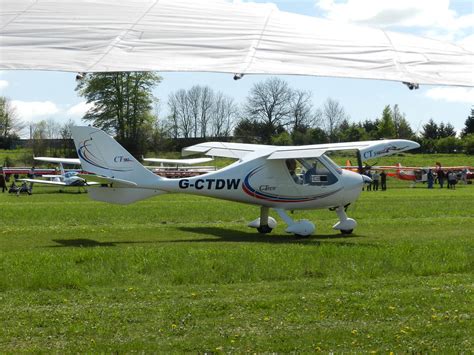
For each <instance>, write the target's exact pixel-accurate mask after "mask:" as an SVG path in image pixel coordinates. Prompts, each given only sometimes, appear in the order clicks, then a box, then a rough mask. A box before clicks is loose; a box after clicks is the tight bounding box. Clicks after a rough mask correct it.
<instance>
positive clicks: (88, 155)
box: [71, 126, 162, 187]
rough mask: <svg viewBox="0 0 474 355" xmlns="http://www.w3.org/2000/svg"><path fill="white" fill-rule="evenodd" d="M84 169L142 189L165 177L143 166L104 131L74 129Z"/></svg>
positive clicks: (88, 128)
mask: <svg viewBox="0 0 474 355" xmlns="http://www.w3.org/2000/svg"><path fill="white" fill-rule="evenodd" d="M71 131H72V136H73V138H74V144H75V145H76V150H77V154H78V156H79V159H80V160H81V165H82V169H83V170H85V171H87V172H90V173H93V174H96V175H101V176H106V177H109V178H116V179H121V180H126V181H131V182H134V183H136V184H137V186H138V187H148V186H152V185H155V184H156V182H157V181H158V180H160V179H162V178H160V177H159V176H157V175H155V174H153V173H152V172H151V171H149V170H148V169H147V168H145V167H144V166H143V165H142V164H140V163H139V162H138V161H137V160H136V159H135V158H134V157H133V156H132V155H131V154H130V153H129V152H127V150H125V148H123V147H122V146H121V145H120V144H119V143H117V142H116V141H115V139H113V138H112V137H111V136H109V135H108V134H107V133H105V132H104V131H101V130H100V129H97V128H94V127H90V126H84V127H73V128H72V129H71Z"/></svg>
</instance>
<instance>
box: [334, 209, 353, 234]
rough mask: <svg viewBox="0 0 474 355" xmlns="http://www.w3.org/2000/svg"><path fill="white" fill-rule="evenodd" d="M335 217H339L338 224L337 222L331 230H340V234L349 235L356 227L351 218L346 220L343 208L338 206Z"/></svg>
mask: <svg viewBox="0 0 474 355" xmlns="http://www.w3.org/2000/svg"><path fill="white" fill-rule="evenodd" d="M336 213H337V216H338V217H339V222H337V223H336V224H335V225H334V226H333V227H332V228H333V229H336V230H340V231H341V233H342V234H351V233H352V231H353V230H354V228H355V227H357V222H356V221H355V220H353V219H352V218H348V217H347V214H346V211H345V209H344V206H339V207H338V208H336Z"/></svg>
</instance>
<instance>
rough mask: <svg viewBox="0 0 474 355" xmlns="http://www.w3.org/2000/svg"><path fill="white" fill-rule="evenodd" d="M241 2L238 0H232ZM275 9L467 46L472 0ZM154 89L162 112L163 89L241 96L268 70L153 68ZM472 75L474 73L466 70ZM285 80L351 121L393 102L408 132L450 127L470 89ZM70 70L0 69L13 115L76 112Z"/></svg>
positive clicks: (289, 1) (78, 102)
mask: <svg viewBox="0 0 474 355" xmlns="http://www.w3.org/2000/svg"><path fill="white" fill-rule="evenodd" d="M236 2H245V1H236ZM254 2H261V3H264V2H272V3H274V4H276V5H277V6H278V8H279V9H280V10H282V11H288V12H295V13H299V14H303V15H307V16H316V17H323V18H327V19H331V20H334V21H342V22H350V23H356V24H364V25H369V26H372V27H381V28H384V29H388V30H392V31H400V32H407V33H413V34H416V35H421V36H426V37H430V38H435V39H440V40H445V41H450V42H455V43H458V44H460V45H462V46H464V47H466V48H469V49H471V50H474V28H473V24H474V9H473V7H474V2H473V1H472V0H396V1H394V0H342V1H341V0H338V1H335V0H280V1H277V0H273V1H272V0H270V1H260V0H256V1H254ZM161 75H162V77H163V81H162V82H161V84H160V85H159V86H158V87H157V88H156V89H155V91H154V94H155V96H156V97H158V98H159V100H160V102H161V104H160V115H161V116H163V115H166V113H167V105H166V101H167V98H168V95H169V94H170V93H171V92H173V91H176V90H178V89H181V88H184V89H187V88H190V87H191V86H193V85H196V84H199V85H209V86H210V87H212V88H213V89H214V90H216V91H222V92H223V93H225V94H226V95H228V96H231V97H234V98H235V100H236V101H237V102H243V101H244V100H245V98H246V96H247V94H248V92H249V90H250V88H251V87H252V85H253V84H254V83H256V82H258V81H261V80H264V79H265V78H267V77H268V76H264V75H248V76H245V77H244V78H243V79H241V80H238V81H234V80H233V79H232V75H228V74H212V73H161ZM472 75H474V73H472ZM282 78H283V79H285V80H286V81H288V83H289V84H290V86H292V87H293V88H297V89H303V90H311V91H312V93H313V102H314V105H315V107H320V106H321V105H322V104H323V102H324V101H325V100H326V99H327V98H328V97H331V98H333V99H336V100H338V101H339V102H340V103H341V104H342V105H343V106H344V108H345V110H346V112H347V113H348V114H349V116H350V119H351V121H354V122H358V121H361V120H365V119H375V118H377V117H379V116H380V115H381V112H382V110H383V108H384V106H385V105H387V104H389V105H394V104H398V105H399V107H400V110H401V111H402V112H404V113H405V114H406V117H407V119H408V120H409V122H410V123H411V125H412V128H413V129H414V130H415V131H418V130H420V129H421V127H422V125H423V124H425V123H426V122H427V121H428V120H429V119H430V118H432V119H434V120H435V121H436V122H438V123H439V122H441V121H443V122H450V123H451V124H452V125H453V126H454V127H455V128H456V129H457V130H461V129H462V128H463V127H464V122H465V120H466V118H467V116H468V115H469V113H470V109H471V107H472V105H473V104H474V89H473V88H460V87H438V86H428V85H424V86H422V87H420V89H419V90H416V91H415V90H414V91H410V90H408V88H407V87H406V86H404V85H402V84H401V83H397V82H388V81H387V82H385V81H377V80H361V79H336V78H320V77H303V76H282ZM75 87H76V82H75V74H74V73H61V72H40V71H3V72H0V95H2V96H7V97H8V98H9V99H10V100H12V103H13V105H14V106H15V107H16V110H17V112H18V114H19V115H20V117H21V118H22V119H23V120H24V121H27V122H37V121H39V120H42V119H49V118H53V119H55V120H57V121H58V122H65V121H67V120H68V119H70V118H72V119H74V120H75V121H76V122H77V123H78V124H81V123H83V122H82V121H81V117H82V115H83V114H84V112H85V111H86V110H87V105H86V104H85V102H84V100H83V98H81V97H79V96H77V95H76V92H75V91H74V89H75Z"/></svg>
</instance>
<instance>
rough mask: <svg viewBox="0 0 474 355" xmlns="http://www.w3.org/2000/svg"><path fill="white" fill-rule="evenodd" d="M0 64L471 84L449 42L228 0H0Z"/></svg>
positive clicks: (471, 68)
mask: <svg viewBox="0 0 474 355" xmlns="http://www.w3.org/2000/svg"><path fill="white" fill-rule="evenodd" d="M1 8H2V10H1V12H0V29H1V30H0V53H2V55H1V56H0V70H5V69H6V70H8V69H33V70H60V71H71V72H117V71H181V72H188V71H200V72H206V71H207V72H221V73H232V74H234V73H237V74H239V75H240V74H294V75H315V76H330V77H347V78H365V79H380V80H393V81H400V82H408V83H418V84H436V85H457V86H470V87H472V86H474V77H473V75H472V73H473V72H474V53H473V52H472V51H471V50H468V49H466V48H463V47H461V46H459V45H455V44H451V43H448V42H444V41H440V40H434V39H428V38H424V37H418V36H414V35H410V34H402V33H396V32H389V31H385V30H382V29H375V28H370V27H365V26H361V25H349V24H343V23H338V22H333V21H329V20H324V19H319V18H315V17H310V16H304V15H298V14H294V13H289V12H283V11H280V10H278V8H277V7H276V6H275V5H274V4H261V3H260V4H259V3H253V2H243V1H225V0H160V1H153V0H126V1H112V0H88V1H77V0H48V1H46V0H2V1H1Z"/></svg>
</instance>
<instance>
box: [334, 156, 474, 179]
mask: <svg viewBox="0 0 474 355" xmlns="http://www.w3.org/2000/svg"><path fill="white" fill-rule="evenodd" d="M343 168H344V169H348V170H352V171H358V167H357V166H354V165H352V164H351V162H350V161H349V160H348V161H347V162H346V165H345V166H344V167H343ZM367 170H384V171H387V175H388V176H391V177H394V178H397V179H400V180H405V181H412V182H413V183H418V182H427V180H428V172H429V171H430V170H431V171H432V172H433V173H434V174H435V175H437V173H438V172H439V171H440V170H442V171H443V172H444V173H445V174H447V173H448V171H452V172H454V173H455V174H456V175H459V177H461V176H462V175H463V174H465V175H466V180H470V179H474V172H473V170H474V167H472V166H466V165H459V166H442V165H441V164H440V163H436V165H435V166H427V167H422V166H402V164H401V163H398V164H396V165H366V166H365V167H363V168H362V172H365V171H367Z"/></svg>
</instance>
